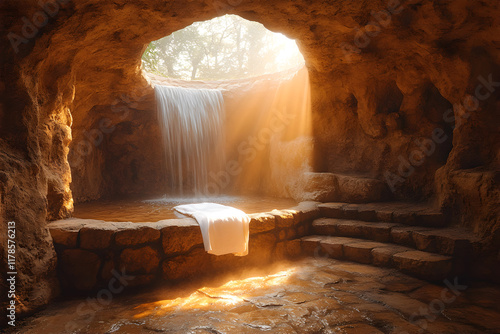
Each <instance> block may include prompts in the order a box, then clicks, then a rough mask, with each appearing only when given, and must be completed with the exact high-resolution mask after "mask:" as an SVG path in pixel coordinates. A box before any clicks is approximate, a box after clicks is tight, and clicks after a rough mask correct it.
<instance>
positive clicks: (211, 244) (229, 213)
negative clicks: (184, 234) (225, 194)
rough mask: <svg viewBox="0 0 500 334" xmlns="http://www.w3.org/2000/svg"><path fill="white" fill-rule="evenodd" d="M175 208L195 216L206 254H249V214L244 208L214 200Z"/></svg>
mask: <svg viewBox="0 0 500 334" xmlns="http://www.w3.org/2000/svg"><path fill="white" fill-rule="evenodd" d="M174 210H176V211H178V212H180V213H182V214H184V215H187V216H190V217H193V218H194V219H196V221H197V222H198V224H199V225H200V229H201V235H202V237H203V245H204V246H205V250H206V251H207V252H208V253H210V254H214V255H224V254H231V253H233V254H234V255H237V256H245V255H247V254H248V235H249V224H250V217H248V215H247V214H246V213H244V212H243V211H241V210H238V209H236V208H233V207H230V206H226V205H221V204H216V203H196V204H185V205H178V206H176V207H174Z"/></svg>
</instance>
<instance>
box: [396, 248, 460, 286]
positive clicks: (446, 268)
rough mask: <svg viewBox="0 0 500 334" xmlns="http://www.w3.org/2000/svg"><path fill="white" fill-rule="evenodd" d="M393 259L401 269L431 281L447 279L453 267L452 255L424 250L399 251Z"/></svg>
mask: <svg viewBox="0 0 500 334" xmlns="http://www.w3.org/2000/svg"><path fill="white" fill-rule="evenodd" d="M393 260H394V263H395V264H396V267H397V268H398V269H400V270H401V271H403V272H406V273H409V274H411V275H415V276H417V277H419V278H422V279H426V280H430V281H441V280H443V279H445V278H446V277H448V276H449V275H450V273H451V272H452V269H453V267H452V266H453V265H452V258H451V257H450V256H445V255H439V254H433V253H427V252H422V251H409V252H403V253H398V254H395V255H394V256H393Z"/></svg>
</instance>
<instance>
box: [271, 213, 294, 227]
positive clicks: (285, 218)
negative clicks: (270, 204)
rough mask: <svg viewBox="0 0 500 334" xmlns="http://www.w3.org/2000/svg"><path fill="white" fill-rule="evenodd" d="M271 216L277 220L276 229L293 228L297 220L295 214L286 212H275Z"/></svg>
mask: <svg viewBox="0 0 500 334" xmlns="http://www.w3.org/2000/svg"><path fill="white" fill-rule="evenodd" d="M270 214H271V215H273V216H274V217H275V218H276V228H289V227H292V226H293V225H294V224H295V223H296V220H297V218H296V217H294V213H292V212H289V211H285V210H273V211H271V212H270Z"/></svg>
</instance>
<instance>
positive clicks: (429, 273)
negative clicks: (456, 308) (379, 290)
mask: <svg viewBox="0 0 500 334" xmlns="http://www.w3.org/2000/svg"><path fill="white" fill-rule="evenodd" d="M300 243H301V251H302V254H304V255H307V256H314V257H318V258H320V257H329V258H334V259H338V260H348V261H354V262H358V263H364V264H372V265H375V266H379V267H393V268H397V269H398V270H400V271H402V272H404V273H406V274H409V275H412V276H415V277H418V278H421V279H424V280H428V281H442V280H444V279H446V278H450V277H452V276H454V275H457V274H459V273H460V272H461V271H462V270H463V266H462V265H460V264H457V263H456V260H455V259H454V258H453V257H452V256H447V255H441V254H435V253H430V252H424V251H419V250H415V249H412V248H409V247H404V246H399V245H393V244H388V243H383V242H376V241H366V240H363V239H357V238H347V237H332V236H322V235H313V236H307V237H303V238H301V239H300Z"/></svg>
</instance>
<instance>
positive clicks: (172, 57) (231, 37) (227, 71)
mask: <svg viewBox="0 0 500 334" xmlns="http://www.w3.org/2000/svg"><path fill="white" fill-rule="evenodd" d="M291 43H292V44H291ZM294 48H295V49H296V50H294ZM294 51H295V52H294ZM302 62H303V58H302V56H301V55H300V53H299V51H298V49H297V48H296V46H294V44H293V41H290V40H287V39H286V38H285V37H284V36H282V35H279V34H273V33H271V32H270V31H269V30H267V29H266V28H264V26H263V25H261V24H260V23H256V22H252V21H247V20H244V19H242V18H241V17H239V16H235V15H225V16H222V17H218V18H215V19H213V20H210V21H205V22H197V23H194V24H192V25H190V26H189V27H186V28H184V29H182V30H179V31H176V32H174V33H172V34H171V35H169V36H167V37H164V38H162V39H159V40H157V41H153V42H151V43H150V44H149V46H148V48H147V49H146V51H145V52H144V54H143V56H142V64H143V67H144V69H145V70H146V71H147V72H151V73H154V74H159V75H162V76H165V77H169V78H180V79H187V80H189V79H190V80H196V79H204V80H223V79H233V78H243V77H252V76H257V75H262V74H266V73H272V72H276V71H280V70H284V69H286V68H290V67H293V66H297V65H299V64H300V63H302Z"/></svg>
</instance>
